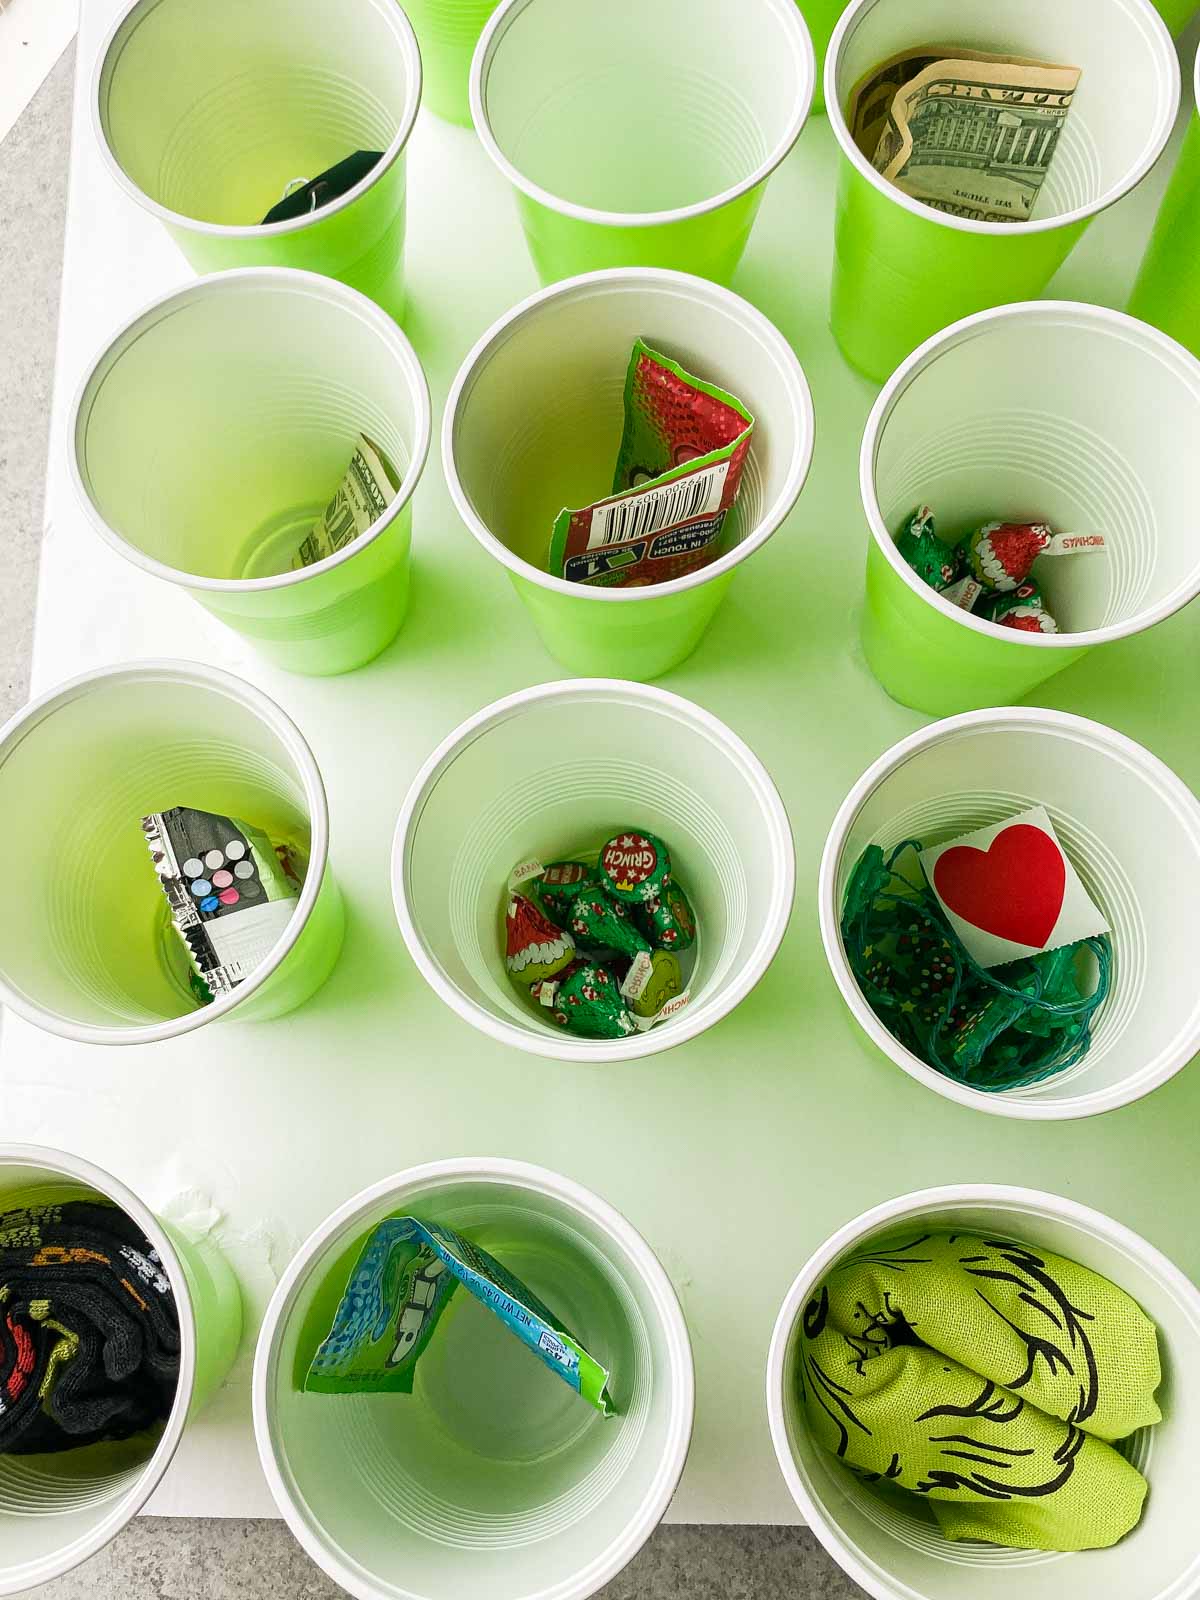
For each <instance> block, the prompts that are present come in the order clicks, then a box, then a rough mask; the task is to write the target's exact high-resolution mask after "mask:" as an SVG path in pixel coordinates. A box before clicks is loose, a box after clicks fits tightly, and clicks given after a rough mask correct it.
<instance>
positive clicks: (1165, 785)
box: [822, 711, 1200, 1118]
mask: <svg viewBox="0 0 1200 1600" xmlns="http://www.w3.org/2000/svg"><path fill="white" fill-rule="evenodd" d="M886 759H887V758H885V760H886ZM865 781H866V780H864V782H865ZM1036 805H1042V806H1044V807H1045V809H1046V811H1047V812H1048V813H1049V815H1050V818H1051V821H1052V822H1053V824H1054V831H1055V833H1056V834H1057V835H1058V838H1059V841H1060V843H1061V844H1062V847H1063V849H1064V850H1065V851H1066V854H1067V856H1068V858H1069V860H1070V861H1071V863H1072V865H1073V866H1074V867H1075V869H1076V871H1077V872H1078V874H1079V877H1080V879H1081V881H1082V882H1083V885H1084V887H1085V888H1086V889H1087V891H1088V893H1089V895H1090V896H1091V898H1092V900H1093V902H1094V903H1095V904H1096V905H1097V906H1098V907H1099V909H1100V911H1101V912H1102V914H1103V915H1104V917H1105V919H1106V921H1107V922H1108V924H1109V927H1110V928H1111V930H1112V946H1113V956H1112V975H1111V987H1110V990H1109V995H1108V998H1107V1000H1106V1001H1105V1002H1104V1003H1103V1005H1102V1006H1101V1007H1100V1008H1099V1010H1098V1011H1097V1012H1096V1014H1095V1016H1094V1018H1093V1020H1092V1043H1091V1047H1090V1049H1089V1050H1088V1053H1087V1054H1086V1055H1085V1056H1084V1058H1083V1059H1082V1061H1080V1062H1078V1063H1077V1064H1076V1065H1075V1066H1074V1067H1071V1068H1068V1069H1067V1070H1066V1071H1065V1072H1063V1073H1061V1074H1058V1075H1057V1076H1053V1077H1050V1078H1047V1079H1046V1080H1045V1081H1044V1082H1042V1083H1039V1084H1035V1085H1032V1086H1031V1087H1029V1088H1025V1089H1009V1090H1004V1091H1001V1092H999V1093H994V1094H989V1093H986V1092H983V1091H977V1090H973V1089H967V1088H965V1087H964V1086H962V1085H959V1084H957V1083H956V1082H955V1080H953V1079H950V1078H946V1077H944V1076H943V1075H942V1074H940V1073H938V1072H936V1071H935V1070H934V1069H933V1068H932V1067H929V1066H927V1065H926V1063H925V1062H924V1061H922V1060H920V1059H919V1058H918V1057H917V1056H915V1055H912V1054H910V1053H909V1052H908V1051H907V1050H905V1049H904V1047H903V1046H902V1045H900V1043H899V1042H898V1041H897V1040H895V1039H894V1038H893V1037H892V1036H891V1034H890V1033H889V1032H887V1030H886V1028H885V1026H884V1024H883V1023H882V1022H880V1021H879V1020H878V1019H877V1018H876V1016H875V1014H874V1012H873V1011H872V1010H871V1009H870V1007H869V1006H868V1004H867V1002H866V999H865V998H864V996H863V995H862V994H861V992H860V990H859V989H858V985H857V983H856V981H855V979H854V976H853V973H852V972H851V971H850V968H849V965H848V963H847V962H846V960H845V954H844V948H843V947H842V945H841V937H840V933H839V932H837V931H836V930H837V927H838V925H839V924H838V919H840V916H841V909H842V906H843V904H844V900H845V893H846V886H847V883H848V881H849V878H850V875H851V873H852V872H853V870H854V866H855V864H856V863H857V861H858V860H859V859H860V857H861V855H862V853H863V851H864V850H866V849H867V847H868V846H869V845H878V846H879V847H880V848H881V849H882V850H883V852H884V855H885V856H887V855H890V854H891V852H892V850H893V849H895V847H896V846H897V845H899V844H901V843H903V842H904V841H905V840H908V839H913V840H917V841H919V842H920V843H922V844H924V845H935V844H942V843H945V842H947V841H949V840H952V839H956V838H961V837H962V836H963V835H964V834H966V833H969V832H973V831H974V830H975V829H976V828H981V827H986V826H989V825H991V824H993V823H996V822H1001V821H1003V820H1004V819H1005V818H1006V817H1015V816H1018V815H1019V814H1020V813H1021V812H1023V811H1027V810H1028V809H1029V808H1030V807H1032V806H1036ZM841 824H842V819H840V818H839V822H838V823H835V832H834V833H832V834H831V836H830V841H829V844H828V845H827V846H826V851H827V855H826V867H825V868H824V869H823V872H822V884H823V886H824V885H825V883H826V882H827V881H828V882H829V886H830V894H831V900H825V889H824V887H823V891H822V898H823V904H822V924H823V931H824V932H825V936H826V948H827V952H828V953H829V954H830V958H831V961H832V962H833V966H834V975H835V977H836V979H837V981H838V984H839V987H840V988H841V989H842V992H843V995H844V997H845V998H846V1000H847V1001H848V1003H849V1004H850V1006H851V1009H852V1010H853V1011H854V1013H855V1015H856V1016H857V1017H858V1020H859V1022H860V1023H861V1024H862V1025H863V1026H864V1027H866V1028H867V1030H868V1032H870V1033H871V1034H872V1036H873V1037H875V1039H876V1043H878V1044H879V1045H880V1046H881V1048H884V1049H886V1051H887V1053H888V1054H889V1056H891V1058H892V1059H893V1060H894V1061H895V1062H896V1063H897V1064H898V1065H900V1066H902V1067H903V1068H904V1070H905V1071H907V1072H909V1073H910V1074H911V1075H912V1076H913V1077H916V1078H917V1079H918V1080H919V1081H921V1082H922V1083H924V1084H926V1085H927V1086H928V1087H930V1088H933V1089H936V1090H938V1091H939V1092H940V1093H944V1094H948V1095H949V1096H950V1097H951V1098H954V1099H957V1100H960V1101H962V1102H963V1103H966V1104H969V1105H971V1106H973V1107H975V1108H976V1109H979V1110H983V1111H990V1112H994V1113H998V1114H1003V1115H1011V1116H1019V1117H1027V1118H1039V1117H1040V1118H1062V1117H1079V1116H1088V1115H1092V1114H1095V1113H1098V1112H1102V1111H1107V1110H1110V1109H1112V1108H1113V1107H1116V1106H1120V1105H1124V1104H1126V1103H1128V1102H1129V1101H1131V1100H1135V1099H1137V1098H1139V1097H1140V1096H1141V1095H1144V1094H1148V1093H1149V1092H1150V1091H1151V1090H1152V1089H1154V1088H1157V1087H1158V1085H1159V1084H1161V1083H1163V1082H1165V1081H1166V1080H1167V1079H1168V1078H1169V1077H1171V1076H1172V1075H1173V1074H1174V1073H1175V1072H1177V1071H1179V1070H1180V1068H1181V1067H1183V1066H1184V1065H1185V1064H1186V1063H1187V1062H1188V1061H1189V1060H1190V1059H1191V1057H1192V1055H1193V1054H1194V1053H1195V1051H1196V1049H1197V1048H1198V1047H1200V1001H1198V1000H1197V996H1196V984H1195V981H1194V976H1193V960H1192V953H1191V951H1192V943H1191V939H1190V936H1189V935H1188V933H1187V928H1188V926H1189V923H1188V918H1189V917H1190V915H1191V907H1192V906H1193V905H1194V904H1195V902H1196V897H1197V896H1200V804H1198V803H1197V801H1196V800H1195V798H1194V797H1193V796H1192V795H1191V794H1190V793H1189V792H1188V791H1187V790H1186V789H1185V788H1184V786H1183V784H1182V783H1181V782H1180V781H1179V780H1178V778H1176V777H1175V776H1174V774H1172V773H1171V772H1169V771H1168V769H1167V768H1165V767H1164V766H1163V765H1162V764H1161V763H1160V762H1159V761H1158V760H1157V759H1156V758H1155V757H1154V756H1152V755H1151V754H1150V753H1149V752H1148V751H1146V750H1143V749H1142V748H1141V747H1140V746H1138V745H1135V744H1133V743H1132V742H1131V741H1129V740H1127V739H1124V738H1122V737H1121V736H1120V735H1119V734H1115V733H1113V732H1112V731H1111V730H1109V729H1107V728H1104V727H1102V726H1101V725H1100V724H1098V723H1093V722H1087V721H1085V720H1084V719H1083V718H1080V717H1070V716H1064V715H1060V714H1058V713H1055V712H1038V711H1031V712H1028V713H1022V712H1020V711H997V712H995V713H994V714H992V715H985V714H980V715H978V716H974V717H969V718H963V719H960V720H958V721H952V722H947V723H942V724H934V725H933V727H932V728H930V729H928V730H926V731H925V732H923V733H922V734H921V735H919V736H917V738H916V739H915V740H913V741H907V742H906V745H905V746H903V747H901V748H900V749H899V751H898V752H897V756H896V759H895V761H894V763H893V764H889V769H888V770H886V771H883V772H882V773H879V774H877V776H876V781H875V782H874V784H873V786H872V787H871V788H870V792H869V793H868V794H866V795H865V796H864V798H863V799H862V802H861V804H860V805H859V806H858V807H857V809H856V810H855V811H854V813H853V815H852V816H851V817H850V818H848V819H847V820H846V821H845V824H844V828H845V831H844V833H842V834H841V838H840V843H839V840H838V838H837V834H838V832H839V831H840V828H841ZM899 865H900V867H901V870H903V871H904V872H905V873H906V875H907V876H909V877H910V878H912V879H913V880H914V881H920V869H919V867H917V866H916V865H915V862H914V860H913V858H912V857H911V856H909V857H908V858H907V860H904V859H902V860H901V862H900V863H899ZM827 873H832V876H831V878H830V879H828V880H827V878H826V874H827ZM835 941H836V942H835ZM1084 959H1085V960H1086V962H1087V967H1086V968H1085V969H1083V970H1081V973H1080V981H1081V983H1082V984H1083V986H1084V990H1085V992H1087V991H1088V990H1089V989H1091V990H1093V991H1094V988H1095V983H1096V976H1097V973H1096V963H1095V959H1094V957H1092V956H1091V955H1090V954H1089V955H1087V956H1086V957H1085V958H1084Z"/></svg>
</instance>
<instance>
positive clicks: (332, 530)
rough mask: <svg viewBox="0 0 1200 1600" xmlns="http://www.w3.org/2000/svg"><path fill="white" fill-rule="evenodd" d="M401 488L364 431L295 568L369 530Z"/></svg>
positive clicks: (294, 562)
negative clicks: (335, 491)
mask: <svg viewBox="0 0 1200 1600" xmlns="http://www.w3.org/2000/svg"><path fill="white" fill-rule="evenodd" d="M399 489H400V484H399V481H398V480H397V478H396V476H395V474H394V473H393V472H392V469H391V467H390V466H389V465H388V463H387V461H386V460H385V459H384V455H383V451H382V450H380V448H379V446H378V445H376V444H372V443H371V441H370V439H368V438H367V437H366V435H365V434H360V435H359V439H358V443H357V444H356V445H355V447H354V454H353V455H352V456H351V457H350V465H349V466H348V467H347V468H346V474H345V477H343V479H342V481H341V483H340V484H339V485H338V489H337V493H336V494H335V495H334V497H333V499H332V500H331V501H330V502H329V504H328V505H327V506H326V507H325V510H324V512H323V513H322V515H321V516H320V517H318V518H317V520H316V522H315V523H314V524H313V529H312V532H311V533H310V534H308V535H307V536H306V537H305V539H304V542H303V543H302V544H301V546H300V548H299V550H297V551H296V554H295V555H294V556H293V557H292V571H293V572H298V571H299V570H300V568H301V567H311V566H312V565H313V563H314V562H317V561H324V559H325V557H326V556H331V555H333V554H335V552H336V551H338V550H343V549H345V547H346V545H348V544H349V543H350V542H351V540H353V539H357V538H358V536H359V534H360V533H365V532H366V531H367V529H368V528H369V527H370V526H371V524H372V523H373V522H378V520H379V518H380V517H381V516H382V515H383V513H384V512H385V511H386V510H387V508H388V506H390V505H391V503H392V501H393V500H394V499H395V498H396V495H397V494H398V492H399Z"/></svg>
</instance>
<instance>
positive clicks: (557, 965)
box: [504, 893, 575, 988]
mask: <svg viewBox="0 0 1200 1600" xmlns="http://www.w3.org/2000/svg"><path fill="white" fill-rule="evenodd" d="M504 933H505V953H504V966H505V970H506V971H507V972H508V975H509V977H510V978H511V979H512V981H513V982H514V983H516V984H520V985H521V986H522V987H524V988H528V987H529V986H530V984H534V983H541V982H542V981H543V979H545V978H552V977H554V975H555V974H556V973H558V972H561V971H563V969H564V968H565V967H567V966H569V965H570V963H571V962H572V961H573V960H574V959H575V941H574V940H573V939H572V938H571V935H570V934H569V933H565V932H564V931H563V930H562V929H561V928H556V927H555V926H554V924H553V923H552V922H550V921H549V920H548V919H547V918H546V917H545V916H544V915H543V913H542V911H541V908H540V907H539V906H536V905H534V903H533V901H532V900H530V899H529V897H528V896H527V895H523V894H515V893H514V894H511V895H510V896H509V898H508V909H507V911H506V912H505V917H504Z"/></svg>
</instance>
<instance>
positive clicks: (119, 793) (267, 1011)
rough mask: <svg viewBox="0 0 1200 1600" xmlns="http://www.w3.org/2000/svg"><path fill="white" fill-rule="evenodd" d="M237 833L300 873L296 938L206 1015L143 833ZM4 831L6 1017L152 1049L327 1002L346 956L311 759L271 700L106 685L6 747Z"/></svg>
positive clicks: (67, 701)
mask: <svg viewBox="0 0 1200 1600" xmlns="http://www.w3.org/2000/svg"><path fill="white" fill-rule="evenodd" d="M178 805H186V806H194V807H196V808H197V809H199V810H202V811H213V812H217V813H219V814H221V815H223V816H232V817H237V818H239V819H242V820H244V821H246V822H249V823H252V824H253V825H255V826H257V827H259V828H261V829H262V830H263V832H264V833H266V834H267V835H268V837H270V838H271V839H273V840H274V841H275V842H276V843H281V844H288V845H290V846H291V847H292V849H293V852H294V853H295V854H296V855H297V856H298V857H299V859H300V860H302V861H304V862H306V864H307V865H306V871H305V877H304V884H303V888H302V890H301V893H300V897H299V899H298V900H297V901H296V905H295V909H294V911H293V913H292V918H291V921H290V922H289V923H288V925H287V928H286V930H285V932H284V934H283V936H282V937H281V938H280V940H279V941H278V943H277V944H276V945H275V948H274V949H273V950H272V951H271V953H270V955H269V956H268V957H267V958H266V960H264V961H263V962H262V963H261V964H260V966H259V967H258V969H257V970H256V971H255V972H254V974H253V975H252V976H251V977H249V978H247V979H246V980H245V982H244V983H241V984H239V985H238V987H237V988H236V989H234V991H233V992H232V993H231V994H228V995H225V996H223V997H222V998H220V999H217V1000H215V1001H213V1002H212V1003H211V1004H209V1005H200V1004H198V1003H197V1001H196V999H195V996H194V995H193V994H192V991H191V987H190V984H189V977H190V974H191V966H190V963H189V961H188V959H187V956H186V953H185V951H184V949H183V945H182V943H181V942H180V940H179V938H178V935H177V934H176V933H175V931H174V929H173V928H172V927H171V925H170V918H169V911H168V906H167V900H166V896H165V895H164V894H163V892H162V889H161V887H160V886H159V882H158V877H157V875H156V873H155V871H154V867H153V864H152V862H151V860H150V852H149V850H148V849H147V846H146V839H145V836H144V834H143V832H142V827H141V819H142V817H143V816H144V815H146V814H147V813H149V812H152V811H163V810H166V809H168V808H169V807H171V806H178ZM0 816H2V817H3V818H4V824H5V827H6V828H7V829H8V830H9V835H10V837H12V838H19V839H20V840H21V841H22V848H21V860H20V864H19V866H17V867H16V868H14V872H13V874H12V875H11V876H10V878H9V881H8V885H7V890H8V909H9V914H8V916H7V917H6V918H5V919H4V921H3V924H2V925H0V1000H2V1001H3V1002H4V1004H6V1005H9V1006H11V1007H12V1008H13V1010H14V1011H17V1012H19V1013H20V1014H21V1015H22V1016H23V1017H25V1018H27V1020H28V1021H30V1022H32V1023H34V1024H35V1025H36V1026H38V1027H40V1028H45V1029H46V1030H47V1031H48V1032H50V1033H57V1034H61V1035H62V1036H63V1037H64V1038H67V1039H75V1040H79V1041H81V1042H83V1043H87V1044H113V1045H117V1044H148V1043H152V1042H154V1041H156V1040H159V1039H172V1038H176V1037H177V1036H178V1035H180V1034H183V1033H189V1032H191V1030H192V1029H193V1028H199V1027H202V1026H203V1025H204V1024H206V1023H210V1022H219V1021H223V1020H224V1019H225V1018H227V1017H231V1016H232V1017H236V1019H237V1020H238V1021H245V1022H250V1021H260V1020H264V1019H266V1018H269V1017H278V1016H281V1015H283V1013H284V1012H287V1011H291V1010H293V1009H294V1008H295V1007H296V1006H298V1005H300V1004H302V1002H303V1001H305V1000H307V999H308V998H309V996H310V995H311V994H313V992H314V991H315V990H317V989H319V988H320V986H321V984H323V983H324V982H325V979H326V978H327V977H328V976H329V974H330V973H331V972H332V970H333V968H334V965H335V964H336V962H337V958H338V954H339V952H340V950H341V946H342V932H343V913H342V901H341V895H340V894H339V892H338V887H337V884H336V883H335V882H334V879H333V873H332V871H331V870H330V867H329V812H328V806H327V804H326V799H325V787H324V784H323V783H322V781H321V774H320V772H319V771H318V769H317V764H316V761H315V760H314V758H313V754H312V751H311V750H310V749H309V747H308V745H307V744H306V743H305V741H304V737H303V735H302V734H301V733H300V730H299V729H298V728H297V727H296V725H295V723H293V722H292V720H291V719H290V718H289V717H288V716H287V715H286V714H285V713H284V712H283V711H281V710H280V708H279V707H278V706H277V705H276V704H275V703H274V702H273V701H271V700H268V699H267V697H266V695H264V694H261V693H260V692H259V691H258V690H257V689H252V688H251V687H250V685H249V684H247V683H243V682H241V681H240V679H238V678H234V677H232V676H230V674H229V673H226V672H218V671H217V670H216V669H215V668H213V667H202V666H198V665H196V664H194V663H191V662H185V661H150V662H139V663H137V664H136V665H128V666H117V667H104V668H102V669H101V670H100V671H98V672H90V673H86V674H85V675H84V676H83V677H80V678H73V679H72V680H71V681H70V682H68V683H64V684H62V685H60V686H59V687H58V688H56V689H52V690H51V691H50V692H49V694H46V695H43V696H42V697H41V698H40V699H38V700H35V701H33V702H32V703H31V704H30V705H28V706H26V707H25V709H24V710H23V711H20V712H18V714H17V715H16V716H15V717H14V718H13V719H12V720H11V721H10V722H9V723H8V724H7V726H6V727H4V728H3V729H0Z"/></svg>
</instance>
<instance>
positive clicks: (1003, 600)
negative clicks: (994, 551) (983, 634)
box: [979, 578, 1058, 633]
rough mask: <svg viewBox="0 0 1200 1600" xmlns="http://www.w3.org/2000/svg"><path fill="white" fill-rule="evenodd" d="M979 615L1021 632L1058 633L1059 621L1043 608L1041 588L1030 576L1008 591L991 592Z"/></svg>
mask: <svg viewBox="0 0 1200 1600" xmlns="http://www.w3.org/2000/svg"><path fill="white" fill-rule="evenodd" d="M979 614H980V616H981V617H984V618H986V620H987V621H988V622H994V623H995V624H996V626H997V627H998V628H1016V629H1017V630H1018V631H1019V632H1021V633H1057V632H1058V623H1057V622H1055V620H1054V618H1053V617H1052V616H1051V615H1050V613H1049V612H1048V611H1047V610H1046V605H1045V602H1044V601H1043V599H1042V591H1041V590H1040V589H1039V588H1038V586H1037V584H1036V583H1034V581H1033V579H1032V578H1030V579H1029V580H1028V581H1027V582H1026V583H1022V584H1019V585H1018V586H1017V588H1016V589H1014V590H1013V591H1012V593H1011V594H993V595H989V596H988V597H987V599H986V600H985V601H984V602H983V603H982V604H981V606H980V608H979Z"/></svg>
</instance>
